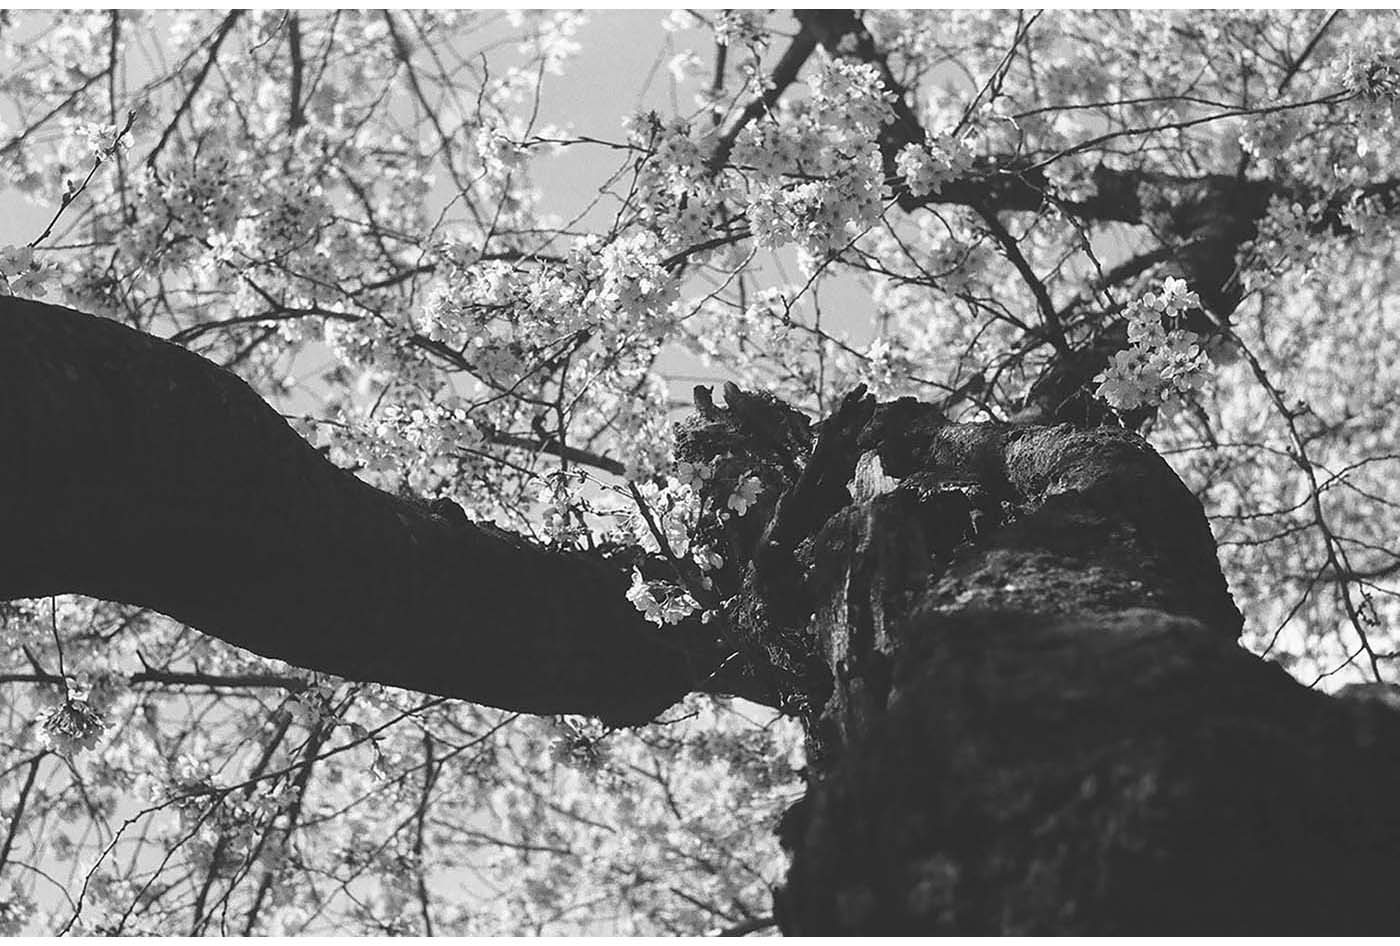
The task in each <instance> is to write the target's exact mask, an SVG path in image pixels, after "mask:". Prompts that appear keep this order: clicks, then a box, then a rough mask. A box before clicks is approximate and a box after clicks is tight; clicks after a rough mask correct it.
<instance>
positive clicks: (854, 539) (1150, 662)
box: [751, 404, 1400, 935]
mask: <svg viewBox="0 0 1400 946" xmlns="http://www.w3.org/2000/svg"><path fill="white" fill-rule="evenodd" d="M848 407H849V405H848ZM863 410H864V413H863V415H862V416H858V417H855V418H854V419H853V420H852V421H851V423H850V424H849V425H848V428H847V430H846V431H845V439H846V443H847V445H848V447H849V446H851V445H853V446H854V449H846V450H844V451H843V450H839V449H837V450H830V451H828V456H838V457H841V458H842V460H841V461H840V462H842V463H847V464H848V463H849V462H850V458H851V456H853V455H857V456H864V458H865V459H864V460H862V461H860V463H861V464H862V465H863V466H864V467H865V468H866V469H867V471H868V468H869V467H871V466H874V462H873V458H874V456H878V457H879V458H880V464H879V466H880V467H882V468H883V470H882V472H883V473H884V474H886V475H892V476H891V477H890V478H888V479H886V478H876V482H877V483H880V484H883V488H884V490H885V491H883V492H881V491H880V489H881V487H880V486H877V487H876V488H874V489H871V488H868V487H867V488H866V489H865V491H864V492H865V495H864V496H861V495H859V494H860V492H861V489H860V487H859V484H860V483H861V482H862V477H861V476H860V475H857V476H856V477H855V481H856V484H857V487H856V489H855V492H857V494H858V495H857V497H856V499H857V500H858V501H856V502H854V503H852V504H851V505H849V506H847V507H846V508H844V509H842V510H840V511H838V512H837V513H836V514H835V515H832V516H830V517H828V518H827V519H826V521H825V523H824V524H823V525H821V526H820V527H819V528H818V529H817V530H816V531H815V532H814V534H813V535H812V536H811V537H809V538H806V539H804V540H803V541H801V542H799V543H797V544H796V545H795V549H796V551H795V556H796V558H797V559H798V560H799V562H800V564H801V568H802V570H805V572H806V574H807V576H808V580H807V582H806V583H805V585H804V586H803V588H802V591H801V593H802V594H804V595H806V601H805V602H804V606H805V607H807V608H810V613H811V614H812V615H813V618H812V620H811V621H810V623H809V624H808V632H807V636H806V640H807V641H808V642H809V643H810V644H811V646H812V647H813V648H814V650H815V653H814V655H813V656H814V657H815V658H816V659H818V660H820V662H821V663H823V664H824V665H825V666H826V667H828V668H829V670H830V681H831V687H830V691H829V696H826V698H825V702H824V704H822V705H821V707H820V710H819V711H815V712H814V713H813V716H812V719H811V733H812V735H811V744H812V750H813V751H812V753H811V762H810V769H809V792H808V795H807V797H806V798H805V799H804V800H803V801H802V802H800V803H799V804H798V805H796V806H795V807H794V808H793V809H792V810H791V811H790V812H789V813H788V815H787V817H786V819H785V821H784V824H783V827H782V837H783V841H784V843H785V845H786V846H787V847H788V848H789V850H790V851H791V853H792V856H793V862H792V867H791V871H790V874H789V878H788V883H787V886H786V889H785V890H783V891H781V892H780V895H779V898H778V915H779V919H780V923H781V927H782V929H783V930H784V932H786V933H790V934H809V935H815V934H834V933H862V934H934V933H938V934H964V935H967V934H993V933H1006V934H1080V935H1098V934H1137V935H1151V934H1168V933H1174V934H1188V933H1194V934H1207V933H1210V934H1244V933H1250V934H1261V933H1314V934H1318V933H1332V934H1338V933H1370V934H1378V933H1386V932H1394V931H1395V930H1396V929H1397V927H1400V898H1397V897H1396V896H1395V888H1394V885H1395V882H1396V878H1397V877H1400V804H1397V799H1400V713H1397V712H1395V710H1394V709H1392V708H1391V707H1390V706H1387V705H1385V704H1384V702H1382V701H1379V700H1350V699H1334V698H1331V697H1328V696H1325V695H1322V694H1320V693H1317V692H1314V691H1310V690H1308V689H1305V688H1304V687H1302V686H1300V685H1299V684H1297V683H1296V682H1294V681H1293V680H1292V679H1291V678H1290V677H1288V676H1287V674H1285V673H1284V671H1283V670H1281V669H1279V668H1278V667H1276V666H1273V665H1270V664H1267V663H1264V662H1262V661H1260V660H1259V659H1257V658H1255V657H1254V656H1252V655H1250V654H1248V653H1246V652H1245V651H1243V650H1242V649H1240V648H1239V646H1238V645H1237V643H1236V638H1237V636H1238V633H1239V630H1240V617H1239V614H1238V612H1237V611H1236V610H1235V608H1234V606H1233V603H1232V602H1231V600H1230V597H1229V594H1228V592H1227V589H1226V587H1225V582H1224V580H1223V578H1222V576H1221V573H1220V571H1219V568H1218V565H1217V563H1216V558H1215V549H1214V544H1213V541H1212V539H1211V536H1210V532H1209V529H1208V527H1207V525H1206V522H1205V519H1204V516H1203V515H1202V512H1201V509H1200V507H1199V504H1198V503H1197V502H1196V500H1195V498H1194V497H1193V496H1192V495H1191V494H1190V493H1189V492H1188V491H1187V490H1186V488H1185V487H1184V486H1183V485H1182V483H1181V482H1180V481H1179V480H1178V479H1177V478H1176V476H1175V475H1174V474H1173V473H1172V471H1171V470H1170V468H1168V467H1167V465H1166V464H1165V463H1164V462H1163V461H1162V460H1161V459H1160V458H1159V457H1157V456H1156V455H1155V454H1154V453H1153V452H1152V451H1151V450H1150V448H1149V447H1147V445H1146V444H1145V443H1143V442H1142V441H1141V440H1139V439H1138V438H1136V437H1135V436H1133V435H1131V434H1128V433H1125V432H1122V431H1115V430H1110V429H1106V428H1105V429H1098V430H1093V431H1077V430H1074V429H1072V428H1069V427H1065V426H1061V427H1054V428H1015V427H1008V426H999V425H948V424H944V423H942V422H941V420H939V419H938V418H936V417H933V416H923V417H920V416H919V410H918V408H917V406H915V405H911V404H905V405H903V406H901V405H899V404H895V405H881V406H880V407H878V408H874V413H873V415H872V414H871V413H870V411H871V407H870V406H869V405H866V406H865V408H864V409H863ZM823 436H829V437H836V438H837V439H841V435H840V434H838V433H837V432H835V431H834V429H833V426H832V425H829V426H828V429H827V430H825V431H824V432H823ZM862 451H864V453H862ZM838 465H839V464H838ZM809 472H810V471H809ZM829 475H830V476H831V478H834V479H839V478H841V476H842V475H843V474H842V473H834V474H829ZM896 479H897V481H898V485H897V486H893V484H894V482H895V480H896ZM864 481H865V482H866V483H869V482H871V478H870V477H869V476H868V475H867V476H866V477H865V478H864ZM891 487H892V488H891ZM761 585H762V582H761V581H752V582H751V587H753V588H757V587H758V586H761ZM755 593H756V594H762V591H757V590H756V591H755ZM756 610H762V611H764V613H770V612H772V611H774V610H777V608H776V607H773V606H769V607H768V608H766V609H756ZM789 610H791V609H789Z"/></svg>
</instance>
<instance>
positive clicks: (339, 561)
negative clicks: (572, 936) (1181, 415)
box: [0, 299, 1400, 934]
mask: <svg viewBox="0 0 1400 946" xmlns="http://www.w3.org/2000/svg"><path fill="white" fill-rule="evenodd" d="M725 400H726V403H725V405H724V406H723V407H718V406H716V405H715V404H714V402H713V401H712V400H711V399H710V397H709V395H708V393H707V392H700V393H699V394H698V395H697V415H696V417H695V418H694V419H693V420H692V421H691V422H690V423H689V424H688V425H687V426H686V427H685V429H684V430H683V431H682V435H681V447H680V449H681V453H682V455H683V456H688V457H691V458H694V459H709V460H714V461H716V462H717V465H718V466H719V467H725V466H726V465H727V466H728V467H729V468H731V469H732V471H736V472H743V473H748V472H751V471H756V473H757V475H759V476H760V478H761V479H762V480H763V482H764V483H765V486H766V487H768V488H767V490H766V492H765V496H766V497H767V501H766V502H764V503H761V504H760V505H759V506H758V507H757V508H756V509H755V510H754V511H753V512H752V513H751V514H750V515H749V516H747V517H744V518H742V519H731V520H727V521H724V522H722V523H719V524H718V525H716V526H715V529H716V535H715V536H714V538H715V540H716V541H722V542H724V543H727V547H728V548H729V549H731V550H738V552H739V554H737V555H734V556H731V557H730V562H731V564H730V565H729V566H728V569H729V572H728V574H727V576H722V578H721V580H720V590H721V591H722V592H724V594H725V596H726V597H729V598H730V601H729V603H728V604H727V605H726V607H725V613H724V616H723V617H722V618H720V619H719V620H718V621H716V622H713V624H711V625H702V624H700V623H699V622H698V621H697V622H694V624H692V625H686V626H684V627H682V628H679V629H668V630H666V631H665V632H661V631H657V630H656V629H655V628H653V627H651V626H650V625H647V624H646V623H645V622H644V621H642V620H641V618H640V617H639V616H638V614H637V613H636V612H635V611H634V610H633V609H632V608H631V606H630V604H628V603H627V601H626V600H625V597H624V594H623V592H624V589H625V587H626V581H627V577H626V576H627V574H628V572H629V571H630V568H631V565H632V563H633V562H634V561H635V558H627V557H626V556H625V555H623V556H622V560H618V559H615V558H605V557H602V556H586V555H583V554H581V553H562V552H557V551H551V550H548V549H544V548H540V547H537V546H534V545H532V544H530V543H528V542H525V541H524V540H522V539H519V538H517V537H514V536H511V535H508V534H505V533H502V532H500V531H498V530H495V529H491V528H488V527H484V526H480V525H476V524H473V523H470V522H468V521H466V518H465V516H463V515H462V514H461V511H460V510H455V509H454V508H449V507H443V506H440V505H436V504H429V503H423V502H416V501H413V500H410V499H403V498H399V497H393V496H389V495H388V494H385V493H382V492H379V491H377V490H374V489H371V488H370V487H369V486H367V485H365V484H363V483H361V482H360V481H358V480H357V479H356V478H355V477H353V476H352V475H350V474H349V473H346V472H343V471H340V470H336V469H335V468H334V467H332V466H331V465H330V464H329V463H327V462H326V460H325V459H324V458H323V457H322V456H320V455H319V454H318V453H316V452H315V451H314V450H312V449H311V448H310V447H309V446H308V445H306V444H305V443H304V442H303V441H301V440H300V438H297V437H296V436H295V435H294V434H293V433H292V432H291V430H290V429H289V428H288V427H287V426H286V424H285V423H283V422H282V420H281V419H280V418H279V417H278V416H277V415H276V414H275V413H274V412H273V411H271V409H270V408H268V407H267V405H266V404H264V403H263V402H262V401H261V400H260V399H258V398H257V397H256V395H254V394H253V392H252V391H251V390H249V389H248V388H247V386H246V385H243V384H242V382H240V381H238V380H237V379H236V378H234V377H233V376H232V375H229V374H227V373H226V372H223V371H221V370H220V369H218V368H216V367H215V366H213V365H211V364H209V363H208V362H206V361H204V360H202V359H200V358H198V357H196V356H194V355H192V354H190V353H188V352H185V351H183V350H182V349H179V348H178V347H176V346H173V345H168V344H165V343H162V342H159V341H157V340H154V339H152V338H150V337H149V336H144V335H141V334H139V333H136V332H133V331H130V330H128V329H125V328H122V327H120V326H118V325H115V324H113V323H108V322H103V321H101V320H98V319H94V318H91V317H89V316H84V315H81V314H79V313H75V312H71V311H69V310H65V309H60V308H57V307H53V306H44V305H40V304H37V303H29V302H21V301H18V300H13V299H3V300H0V450H2V451H3V454H0V461H2V462H0V598H4V597H19V596H40V595H45V594H53V593H58V592H68V591H72V592H84V593H87V594H92V595H96V596H102V597H107V598H110V599H113V600H119V601H128V602H132V603H136V604H141V605H145V606H148V607H152V608H155V609H157V610H160V611H163V612H165V613H167V614H170V615H173V616H174V617H176V618H178V619H180V620H182V621H185V622H187V623H189V624H190V625H191V626H193V627H196V628H199V629H200V630H203V631H205V632H207V633H210V634H213V635H215V636H218V637H220V638H222V639H224V640H227V641H230V642H232V643H235V644H238V645H240V646H243V647H247V648H249V649H251V650H254V651H257V652H259V653H262V654H265V655H268V656H273V657H279V658H282V659H285V660H288V661H291V662H293V663H296V664H299V665H301V666H304V667H308V668H312V669H319V670H325V671H328V672H332V673H336V674H340V675H343V676H348V677H352V678H356V679H362V680H374V681H379V682H384V683H389V684H395V685H401V686H407V687H413V688H417V689H421V690H425V691H428V692H433V693H440V694H444V695H450V696H456V697H461V698H464V699H470V700H475V701H477V702H484V703H490V704H493V705H498V706H505V707H510V708H516V709H521V710H524V711H528V712H536V713H556V712H576V713H588V714H594V715H599V716H602V717H604V718H608V719H612V720H616V721H640V720H643V719H645V718H647V717H648V716H649V715H650V714H652V713H654V712H655V711H656V710H658V709H659V708H660V707H662V706H664V705H665V703H666V702H667V701H668V700H670V699H674V698H676V697H677V696H679V695H681V694H682V693H684V692H685V691H686V690H688V689H706V690H727V691H730V692H734V691H736V690H737V691H742V692H745V693H749V694H751V695H755V696H760V697H763V698H766V699H768V700H770V701H771V702H774V703H775V704H777V705H781V706H782V707H784V709H785V710H787V711H788V712H791V713H794V714H796V715H799V716H801V717H803V719H804V720H805V721H806V723H807V724H808V728H809V733H810V765H809V779H810V791H809V793H808V796H807V798H806V799H805V800H804V801H803V802H802V803H800V804H799V805H798V806H796V807H795V808H794V809H793V810H792V811H791V812H790V813H789V814H788V816H787V818H786V819H785V821H784V825H783V839H784V842H785V843H786V844H787V846H788V847H789V849H790V850H791V851H792V854H793V865H792V869H791V873H790V876H789V882H788V884H787V886H786V887H785V889H784V890H783V891H781V893H780V896H779V899H778V904H777V906H778V913H779V919H780V923H781V925H782V928H783V929H784V930H785V931H786V932H790V933H812V934H817V933H856V932H865V933H915V932H923V933H993V932H1006V933H1085V934H1092V933H1142V934H1150V933H1168V932H1202V933H1245V932H1248V933H1265V932H1333V933H1341V932H1370V933H1383V932H1389V931H1393V930H1395V929H1396V927H1397V926H1400V898H1396V897H1395V895H1394V894H1395V891H1394V884H1395V880H1396V878H1397V877H1400V803H1397V801H1396V800H1397V799H1398V798H1400V713H1396V712H1395V711H1394V710H1393V709H1391V708H1390V707H1389V706H1388V705H1386V704H1385V703H1384V702H1383V701H1382V700H1365V699H1333V698H1330V697H1326V696H1323V695H1320V694H1318V693H1314V692H1311V691H1308V690H1306V689H1304V688H1303V687H1301V686H1299V685H1298V684H1297V683H1295V682H1294V681H1292V680H1291V679H1290V678H1289V677H1288V676H1287V675H1286V674H1285V673H1284V672H1283V671H1282V670H1280V669H1278V668H1276V667H1274V666H1271V665H1268V664H1266V663H1263V662H1261V661H1259V660H1258V659H1256V658H1254V657H1253V656H1251V655H1249V654H1247V653H1246V652H1244V651H1243V650H1241V649H1240V648H1239V646H1238V645H1237V643H1236V641H1237V637H1238V634H1239V630H1240V624H1241V622H1240V615H1239V613H1238V612H1237V611H1236V609H1235V607H1234V605H1233V603H1232V601H1231V599H1230V596H1229V593H1228V590H1227V588H1226V586H1225V582H1224V579H1223V577H1222V575H1221V572H1220V569H1219V566H1218V565H1217V563H1216V558H1215V547H1214V543H1213V541H1212V538H1211V535H1210V531H1209V529H1208V527H1207V525H1206V522H1205V519H1204V517H1203V515H1202V512H1201V509H1200V506H1199V504H1198V503H1197V502H1196V500H1195V498H1194V497H1193V496H1192V495H1191V494H1190V493H1189V492H1188V491H1187V490H1186V488H1185V487H1184V486H1183V485H1182V484H1181V482H1180V481H1179V480H1178V479H1177V478H1176V477H1175V475H1174V474H1173V473H1172V472H1171V470H1170V469H1169V468H1168V467H1167V465H1166V464H1165V463H1164V462H1163V461H1162V460H1161V459H1160V458H1159V457H1158V456H1157V455H1156V454H1155V453H1154V452H1153V451H1152V450H1151V449H1150V448H1149V447H1148V446H1147V445H1146V444H1145V443H1144V442H1143V441H1142V440H1140V439H1138V438H1137V437H1136V436H1134V435H1133V434H1130V433H1127V432H1124V431H1120V430H1115V429H1109V428H1100V429H1095V430H1088V431H1085V430H1080V429H1076V428H1073V427H1070V426H1056V427H1034V426H1009V425H1001V424H980V425H978V424H949V423H946V422H945V421H944V420H943V419H942V417H941V416H940V415H939V414H938V413H937V412H936V411H935V410H933V409H931V408H929V407H927V406H925V405H920V404H917V403H915V402H913V401H908V400H905V401H898V402H894V403H890V404H876V403H875V402H874V400H873V399H871V398H868V397H865V396H864V395H863V394H862V393H860V392H856V393H854V394H852V395H851V396H849V397H848V398H847V399H846V400H845V402H844V403H843V404H842V406H841V407H840V409H839V410H838V411H837V412H836V413H835V414H833V415H832V416H831V417H830V418H828V419H827V420H826V421H824V422H823V424H822V425H821V426H820V428H819V429H818V430H817V431H816V432H815V434H813V433H812V432H811V431H810V430H809V428H808V426H807V424H806V422H805V421H803V420H802V419H801V418H800V417H798V416H797V415H795V414H794V413H793V412H791V411H789V410H788V409H787V408H785V407H784V406H783V405H781V404H780V403H778V402H776V401H773V400H772V399H770V398H766V397H765V396H763V395H754V394H746V393H744V392H742V391H738V390H737V389H733V388H730V389H728V390H727V391H726V399H725ZM721 479H722V476H721ZM720 486H722V483H721V484H720ZM716 488H720V487H719V486H717V487H716ZM541 589H544V590H547V593H541ZM716 628H719V630H718V631H716V630H715V629H716ZM716 635H718V636H716ZM735 650H737V651H738V652H739V653H740V654H742V655H743V656H744V657H746V658H747V662H748V665H749V672H748V674H747V675H746V676H742V677H740V676H734V675H732V674H727V675H726V676H724V677H716V676H715V675H714V673H713V671H714V668H715V667H716V666H717V665H718V664H719V663H720V662H721V661H722V660H723V659H724V658H725V657H726V656H728V655H729V654H730V653H731V652H732V651H735ZM731 662H732V661H731Z"/></svg>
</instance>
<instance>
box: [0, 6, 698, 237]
mask: <svg viewBox="0 0 1400 946" xmlns="http://www.w3.org/2000/svg"><path fill="white" fill-rule="evenodd" d="M666 16H667V13H666V11H661V10H645V11H612V12H608V11H600V12H593V13H590V14H589V19H588V22H587V23H586V24H585V25H584V26H583V27H582V29H580V30H579V32H578V33H577V34H576V36H577V41H578V43H579V46H580V49H579V51H578V53H577V54H576V55H575V57H574V59H573V60H572V61H571V62H570V63H569V64H568V66H567V67H566V71H565V74H564V75H562V76H547V77H546V79H545V84H544V90H543V99H542V102H541V109H540V121H541V122H543V123H548V124H555V125H560V126H572V129H573V130H574V131H576V132H579V133H586V134H590V135H595V136H597V137H600V138H608V139H620V138H621V137H622V136H623V129H622V118H623V116H625V115H627V114H629V113H632V112H635V111H637V109H638V108H639V107H643V106H645V107H655V108H657V109H658V110H659V111H662V112H663V113H666V112H669V111H670V105H671V101H672V97H671V76H670V72H669V71H668V69H667V67H666V59H669V56H670V53H669V52H668V49H670V48H671V47H669V46H668V43H669V42H671V41H672V39H673V36H672V34H670V33H667V32H666V30H665V29H663V28H662V21H663V20H664V19H665V17H666ZM690 35H691V36H693V37H695V38H697V39H698V38H699V37H700V34H699V33H698V32H695V33H692V34H690ZM673 51H679V50H678V48H676V49H674V50H673ZM706 52H707V51H706ZM702 54H704V53H702ZM5 68H6V64H5V63H4V62H3V61H0V70H4V69H5ZM681 104H682V106H683V107H686V108H689V107H691V103H690V102H682V103H681ZM5 117H7V118H8V117H10V116H5ZM600 158H602V159H603V160H600ZM605 162H606V163H605ZM615 166H616V159H615V158H614V157H613V156H611V155H599V154H598V153H597V152H596V151H593V153H588V152H586V151H584V150H582V149H573V150H572V151H570V152H566V153H564V154H561V155H559V156H557V157H547V158H541V159H540V160H539V161H538V162H537V166H536V186H537V188H538V189H539V191H540V192H541V195H542V196H543V198H544V205H545V207H546V209H548V210H550V211H551V212H556V213H560V214H569V213H570V212H571V211H576V210H577V209H579V208H581V207H582V206H583V205H584V204H585V203H586V200H587V198H588V197H590V196H591V195H592V194H593V193H595V192H596V190H597V186H596V184H597V182H599V181H601V180H602V179H604V178H605V177H606V176H607V174H608V172H609V171H611V170H612V169H613V168H614V167H615ZM36 197H37V199H30V198H29V197H28V196H27V195H24V194H21V193H19V192H18V191H14V190H6V191H3V192H0V246H3V245H6V244H15V245H20V244H23V243H28V242H29V241H30V240H33V239H34V238H35V237H36V236H38V235H39V233H41V232H42V231H43V229H44V225H45V224H46V223H47V222H48V220H49V218H50V217H51V216H52V215H53V212H54V210H55V209H56V207H57V198H58V188H57V187H55V190H54V193H53V194H45V195H36Z"/></svg>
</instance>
